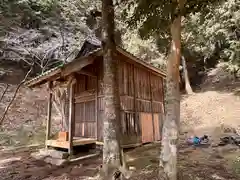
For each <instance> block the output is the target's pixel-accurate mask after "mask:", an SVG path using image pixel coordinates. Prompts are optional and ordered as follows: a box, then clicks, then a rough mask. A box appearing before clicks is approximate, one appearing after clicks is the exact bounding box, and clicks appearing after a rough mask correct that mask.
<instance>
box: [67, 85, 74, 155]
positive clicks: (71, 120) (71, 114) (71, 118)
mask: <svg viewBox="0 0 240 180" xmlns="http://www.w3.org/2000/svg"><path fill="white" fill-rule="evenodd" d="M74 123H75V118H74V81H73V82H71V84H70V92H69V126H68V128H69V130H68V133H69V147H68V153H69V155H70V156H71V155H72V153H73V152H72V151H73V134H74V133H73V131H74V128H73V127H74Z"/></svg>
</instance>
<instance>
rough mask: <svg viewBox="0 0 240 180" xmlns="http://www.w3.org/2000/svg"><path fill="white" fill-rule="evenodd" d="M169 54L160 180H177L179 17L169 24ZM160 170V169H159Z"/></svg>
mask: <svg viewBox="0 0 240 180" xmlns="http://www.w3.org/2000/svg"><path fill="white" fill-rule="evenodd" d="M171 36H172V43H171V52H170V55H169V59H168V63H167V79H166V85H167V91H166V97H165V98H166V99H165V100H166V119H165V121H164V124H163V129H162V150H161V154H160V166H161V167H162V169H163V171H164V172H163V173H161V171H160V173H159V176H160V177H161V178H165V179H166V180H176V179H177V142H178V134H179V122H180V91H179V78H180V76H179V65H180V58H181V53H180V48H181V16H180V15H179V16H178V17H176V18H175V19H174V20H173V22H172V24H171ZM160 169H161V168H160Z"/></svg>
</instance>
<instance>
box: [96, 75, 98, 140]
mask: <svg viewBox="0 0 240 180" xmlns="http://www.w3.org/2000/svg"><path fill="white" fill-rule="evenodd" d="M96 78H97V88H96V92H95V122H96V125H95V128H96V129H95V136H96V139H97V140H98V76H97V77H96Z"/></svg>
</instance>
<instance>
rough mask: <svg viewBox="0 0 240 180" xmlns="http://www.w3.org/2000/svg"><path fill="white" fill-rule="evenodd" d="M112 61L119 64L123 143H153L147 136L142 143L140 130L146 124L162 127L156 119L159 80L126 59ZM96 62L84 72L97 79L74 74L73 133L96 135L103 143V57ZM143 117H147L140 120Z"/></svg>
mask: <svg viewBox="0 0 240 180" xmlns="http://www.w3.org/2000/svg"><path fill="white" fill-rule="evenodd" d="M115 58H116V59H117V60H118V62H119V72H118V74H119V76H118V78H119V91H120V101H121V109H120V110H121V129H122V133H123V137H122V139H123V142H122V143H123V144H133V143H141V142H143V141H146V142H147V141H149V140H151V141H152V139H153V138H150V139H147V138H145V137H150V135H149V136H147V135H146V134H144V140H143V139H142V133H143V132H142V131H143V130H144V129H143V128H142V127H144V126H146V124H149V123H151V124H154V126H155V125H159V124H161V123H158V122H156V121H157V120H155V119H156V118H157V116H159V114H160V113H161V109H162V102H163V90H162V77H161V76H158V75H156V74H154V73H152V72H151V71H149V70H148V69H146V68H144V67H143V66H139V65H138V64H134V63H133V62H132V61H128V60H127V59H126V58H125V57H122V56H119V55H117V56H116V57H115ZM96 62H97V63H95V64H94V65H91V66H88V67H87V68H86V69H85V70H86V71H88V72H93V73H95V74H96V75H97V77H91V76H85V75H77V85H76V89H75V92H76V94H75V103H76V105H75V108H76V109H75V112H76V113H75V118H76V120H75V121H76V128H75V133H76V135H81V136H82V135H86V136H91V137H92V136H95V137H97V139H98V141H102V140H103V134H102V130H103V118H104V102H103V91H104V86H103V61H102V58H101V59H98V60H97V61H96ZM90 104H91V105H90ZM96 108H97V110H96ZM88 112H89V114H88ZM94 116H95V117H94ZM143 116H145V117H148V118H144V119H146V120H142V119H143ZM153 117H154V120H153ZM150 121H151V122H150ZM146 127H147V126H146ZM94 128H95V129H94ZM149 128H150V127H149ZM144 131H145V130H144ZM156 131H157V132H158V131H159V128H156ZM153 134H154V135H153ZM153 134H152V135H153V136H154V137H155V139H159V134H157V133H156V132H155V133H154V132H153Z"/></svg>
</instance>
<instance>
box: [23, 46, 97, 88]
mask: <svg viewBox="0 0 240 180" xmlns="http://www.w3.org/2000/svg"><path fill="white" fill-rule="evenodd" d="M98 53H101V49H99V48H98V49H96V50H94V51H92V52H91V53H89V54H88V56H84V57H79V58H77V59H75V60H73V61H71V62H69V63H66V64H62V65H60V66H57V67H55V68H52V69H50V70H48V71H46V72H44V73H43V74H41V75H39V76H36V77H35V78H33V79H31V80H29V81H27V82H25V83H24V85H25V86H27V87H34V86H37V85H39V84H43V83H45V82H46V81H47V79H48V78H50V77H54V76H61V75H62V74H61V72H62V70H64V69H65V68H67V67H68V66H70V65H72V64H74V63H76V62H78V61H81V60H83V59H86V58H88V57H89V56H92V55H94V54H98Z"/></svg>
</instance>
